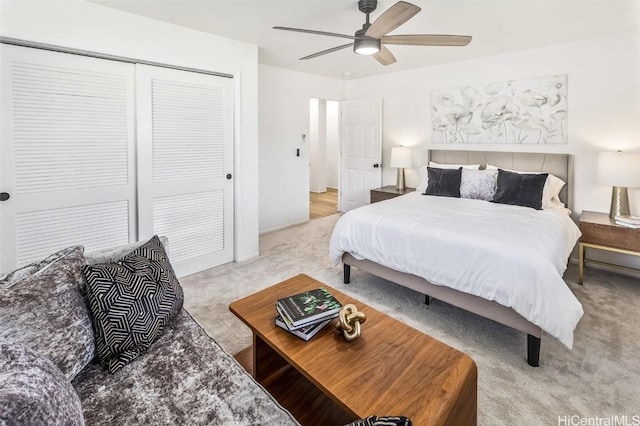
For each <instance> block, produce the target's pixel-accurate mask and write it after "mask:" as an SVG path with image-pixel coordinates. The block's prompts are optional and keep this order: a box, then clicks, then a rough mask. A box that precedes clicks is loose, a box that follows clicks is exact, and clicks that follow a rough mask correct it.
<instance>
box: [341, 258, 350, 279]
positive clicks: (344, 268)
mask: <svg viewBox="0 0 640 426" xmlns="http://www.w3.org/2000/svg"><path fill="white" fill-rule="evenodd" d="M342 278H343V279H342V281H343V282H344V283H345V284H349V283H350V282H351V265H347V264H346V263H343V264H342Z"/></svg>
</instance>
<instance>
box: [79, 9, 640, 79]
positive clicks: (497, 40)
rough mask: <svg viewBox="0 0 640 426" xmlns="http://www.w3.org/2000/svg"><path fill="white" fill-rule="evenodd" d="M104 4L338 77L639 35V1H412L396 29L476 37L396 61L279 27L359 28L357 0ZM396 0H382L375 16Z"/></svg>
mask: <svg viewBox="0 0 640 426" xmlns="http://www.w3.org/2000/svg"><path fill="white" fill-rule="evenodd" d="M91 1H92V2H94V3H98V4H101V5H104V6H108V7H112V8H115V9H119V10H122V11H126V12H130V13H134V14H137V15H142V16H146V17H149V18H154V19H158V20H160V21H165V22H170V23H173V24H177V25H181V26H184V27H188V28H192V29H196V30H199V31H204V32H208V33H211V34H216V35H220V36H224V37H227V38H231V39H234V40H239V41H243V42H246V43H250V44H254V45H257V46H258V47H259V61H260V63H263V64H267V65H273V66H276V67H281V68H287V69H291V70H297V71H301V72H306V73H312V74H318V75H323V76H326V77H332V78H338V79H352V78H361V77H366V76H371V75H377V74H382V73H386V72H394V71H400V70H406V69H411V68H419V67H425V66H430V65H435V64H439V63H444V62H451V61H460V60H465V59H471V58H477V57H482V56H488V55H495V54H500V53H505V52H512V51H517V50H523V49H531V48H536V47H541V46H546V45H550V44H559V43H565V42H571V41H576V40H581V39H587V38H593V37H602V36H609V35H615V34H621V33H638V31H639V27H640V2H639V1H618V0H601V1H587V0H569V1H566V0H565V1H561V0H508V1H488V0H466V1H463V0H446V1H432V0H409V1H410V2H412V3H414V4H416V5H418V6H420V7H421V8H422V11H421V12H420V13H418V14H417V15H416V16H415V17H413V18H412V19H411V20H410V21H408V22H407V23H405V24H404V25H402V26H401V27H400V28H398V29H397V30H395V31H393V32H392V33H391V34H421V33H428V34H460V35H471V36H473V40H472V41H471V43H470V44H469V45H468V46H466V47H414V46H388V47H389V49H390V50H391V51H392V52H393V54H394V55H395V56H396V58H397V60H398V62H396V63H395V64H392V65H389V66H386V67H385V66H382V65H380V64H379V63H378V62H377V61H376V60H375V59H373V58H370V57H365V56H360V55H357V54H355V53H353V50H352V49H349V48H347V49H343V50H341V51H338V52H334V53H330V54H328V55H324V56H321V57H318V58H315V59H310V60H305V61H300V60H298V58H300V57H302V56H306V55H309V54H311V53H315V52H318V51H321V50H325V49H328V48H331V47H334V46H339V45H341V44H345V43H348V40H346V39H343V38H333V37H325V36H318V35H311V34H302V33H293V32H288V31H277V30H274V29H272V27H273V26H276V25H278V26H288V27H297V28H307V29H315V30H320V31H328V32H336V33H342V34H353V33H354V32H355V31H356V30H358V29H360V28H361V27H362V24H363V23H364V21H365V15H364V14H363V13H362V12H360V11H359V10H358V6H357V0H153V1H151V0H91ZM395 3H396V0H380V1H379V2H378V9H377V10H376V11H375V12H373V13H372V14H371V20H372V21H373V20H375V18H376V17H378V16H379V15H380V14H381V13H382V12H383V11H384V10H386V9H387V8H389V7H391V6H392V5H393V4H395Z"/></svg>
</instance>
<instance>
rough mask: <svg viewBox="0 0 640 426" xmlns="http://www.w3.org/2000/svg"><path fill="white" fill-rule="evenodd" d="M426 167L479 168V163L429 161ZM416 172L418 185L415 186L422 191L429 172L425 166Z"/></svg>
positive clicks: (425, 185)
mask: <svg viewBox="0 0 640 426" xmlns="http://www.w3.org/2000/svg"><path fill="white" fill-rule="evenodd" d="M428 167H435V168H438V169H459V168H460V167H462V168H463V169H469V170H479V169H480V164H440V163H435V162H433V161H429V166H428ZM418 173H419V174H420V185H418V186H417V188H416V191H419V192H421V193H422V192H424V191H425V190H426V189H427V185H428V184H429V172H428V171H427V166H422V167H420V170H418Z"/></svg>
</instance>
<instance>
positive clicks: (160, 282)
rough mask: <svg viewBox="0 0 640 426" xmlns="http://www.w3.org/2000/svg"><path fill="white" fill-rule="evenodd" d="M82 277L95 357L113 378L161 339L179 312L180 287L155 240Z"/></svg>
mask: <svg viewBox="0 0 640 426" xmlns="http://www.w3.org/2000/svg"><path fill="white" fill-rule="evenodd" d="M83 272H84V275H85V277H86V284H87V298H88V301H89V308H90V311H91V315H92V316H93V323H94V326H95V333H96V350H97V354H98V357H99V358H100V362H101V364H102V366H103V367H104V368H106V369H108V370H109V371H110V372H111V373H115V372H116V371H118V370H119V369H121V368H122V367H124V366H125V365H126V364H128V363H129V362H131V361H132V360H134V359H135V358H137V357H138V356H140V355H141V354H143V353H144V352H146V351H147V349H149V347H150V346H151V344H152V343H153V342H155V341H156V340H157V339H158V337H160V336H161V335H162V333H163V332H164V330H165V328H166V327H167V325H168V324H169V323H170V322H171V320H172V319H173V318H174V317H175V316H176V315H177V314H178V312H179V311H180V309H181V308H182V303H183V299H184V295H183V292H182V287H181V286H180V283H179V282H178V279H177V278H176V275H175V273H174V271H173V268H172V267H171V264H170V263H169V258H168V257H167V254H166V252H165V251H164V248H163V246H162V243H161V242H160V240H159V239H158V237H157V236H156V237H153V238H152V239H151V240H149V241H148V242H147V243H145V244H144V245H142V246H140V247H138V248H137V249H135V250H134V251H132V252H131V253H129V254H128V255H126V256H125V257H123V258H122V259H120V260H119V261H118V262H113V263H105V264H100V265H93V266H89V265H87V266H85V267H84V268H83Z"/></svg>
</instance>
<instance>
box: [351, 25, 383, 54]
mask: <svg viewBox="0 0 640 426" xmlns="http://www.w3.org/2000/svg"><path fill="white" fill-rule="evenodd" d="M358 33H362V35H359V34H358ZM356 37H362V38H357V39H356V40H354V42H353V51H354V52H356V53H357V54H359V55H373V54H375V53H378V52H379V51H380V39H379V38H372V37H364V30H358V31H356Z"/></svg>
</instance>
